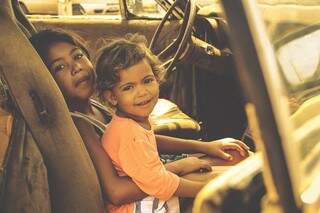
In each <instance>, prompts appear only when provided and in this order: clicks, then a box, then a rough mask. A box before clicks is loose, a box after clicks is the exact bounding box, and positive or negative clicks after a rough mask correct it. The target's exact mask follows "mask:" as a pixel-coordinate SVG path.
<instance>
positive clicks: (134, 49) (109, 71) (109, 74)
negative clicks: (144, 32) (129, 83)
mask: <svg viewBox="0 0 320 213" xmlns="http://www.w3.org/2000/svg"><path fill="white" fill-rule="evenodd" d="M145 43H146V39H145V38H144V37H143V36H141V35H138V34H133V35H132V34H128V35H126V38H125V39H117V40H114V41H112V42H111V43H109V44H108V45H106V46H105V47H103V48H102V49H101V50H100V51H99V54H98V57H97V62H96V74H97V92H98V96H99V97H100V98H101V99H102V93H103V92H104V91H105V90H110V89H112V88H113V87H114V86H115V84H116V83H118V82H119V80H120V79H119V71H120V70H123V69H127V68H128V67H131V66H133V65H135V64H137V63H139V62H140V61H141V60H143V59H146V60H147V61H148V63H149V64H150V66H151V69H152V71H153V74H154V75H155V77H156V78H157V80H158V81H161V79H162V76H163V71H164V70H163V68H162V67H160V64H161V62H160V60H159V59H158V58H157V56H155V55H153V54H152V53H151V51H150V50H149V49H148V48H147V47H146V45H145Z"/></svg>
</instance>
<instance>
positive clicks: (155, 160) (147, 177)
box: [119, 134, 180, 200]
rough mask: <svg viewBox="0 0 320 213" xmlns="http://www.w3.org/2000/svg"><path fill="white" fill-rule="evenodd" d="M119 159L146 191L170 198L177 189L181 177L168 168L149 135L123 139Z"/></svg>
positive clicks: (125, 170) (160, 197) (153, 194)
mask: <svg viewBox="0 0 320 213" xmlns="http://www.w3.org/2000/svg"><path fill="white" fill-rule="evenodd" d="M119 159H120V164H121V167H122V169H123V170H124V172H125V173H126V174H127V175H128V176H130V177H131V178H132V180H133V181H134V182H135V183H136V184H137V185H138V187H139V188H140V189H141V190H142V191H144V192H145V193H147V194H149V195H151V196H154V197H157V198H159V199H162V200H168V199H169V198H170V197H172V195H173V194H174V193H175V191H176V190H177V188H178V185H179V181H180V179H179V177H178V176H177V175H175V174H173V173H171V172H169V171H167V170H166V168H165V167H164V165H163V164H162V163H161V161H160V158H159V155H158V152H157V149H156V147H155V146H154V144H153V143H152V142H151V141H149V138H148V136H147V135H144V134H140V135H139V134H138V135H137V134H136V136H135V137H133V138H132V139H131V140H130V141H122V142H121V143H120V147H119Z"/></svg>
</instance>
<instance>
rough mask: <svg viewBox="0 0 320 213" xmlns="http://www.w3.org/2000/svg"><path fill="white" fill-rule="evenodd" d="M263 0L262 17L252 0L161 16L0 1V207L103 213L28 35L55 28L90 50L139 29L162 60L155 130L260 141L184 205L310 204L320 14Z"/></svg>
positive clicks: (176, 8) (314, 202) (268, 207)
mask: <svg viewBox="0 0 320 213" xmlns="http://www.w3.org/2000/svg"><path fill="white" fill-rule="evenodd" d="M269 1H270V2H271V3H270V4H269ZM269 1H268V0H263V1H261V2H263V3H265V4H267V6H266V8H264V9H263V10H262V11H263V13H262V15H261V14H259V13H257V11H258V9H257V5H256V4H255V3H254V1H246V0H242V1H232V0H224V1H221V5H222V7H223V10H224V12H223V13H222V12H221V11H220V9H217V10H216V8H215V7H212V8H209V9H214V11H213V12H212V11H211V12H210V10H209V12H207V9H208V8H205V7H203V8H201V7H199V6H198V5H197V4H196V2H195V1H193V0H190V1H183V0H177V1H164V0H163V1H159V2H160V4H159V5H160V6H161V7H162V8H163V9H165V10H166V13H165V15H164V17H163V18H161V19H159V18H156V19H150V18H147V17H144V16H143V17H142V18H141V17H138V16H137V15H135V14H133V12H134V11H133V10H131V9H132V8H131V9H130V8H127V7H130V5H127V4H128V1H120V3H119V4H120V11H119V13H120V14H121V16H122V18H121V19H102V18H99V19H94V18H90V17H84V18H81V19H79V18H70V17H49V18H48V17H42V18H39V17H36V18H35V17H33V16H26V15H25V14H24V11H23V10H22V9H21V7H20V6H19V1H18V0H0V5H1V6H0V31H1V32H2V33H1V36H0V45H1V47H0V50H1V58H2V59H1V60H0V129H1V131H0V139H1V143H0V211H1V212H20V211H22V210H23V211H26V212H104V211H105V209H104V208H105V207H104V204H103V198H102V196H101V194H102V193H101V189H100V185H99V181H98V178H97V174H96V172H95V169H94V167H93V165H92V162H91V160H90V157H89V155H88V153H87V151H86V149H85V146H84V144H83V142H82V139H81V137H80V135H79V133H78V131H77V129H76V128H75V125H74V123H73V121H72V118H71V115H70V112H69V111H68V108H67V106H66V104H65V101H64V99H63V96H62V94H61V92H60V90H59V88H58V86H57V85H56V83H55V81H54V79H53V78H52V76H51V75H50V73H49V71H48V70H47V68H46V66H45V65H44V63H43V62H42V60H41V58H40V57H39V56H38V54H37V53H36V51H35V50H34V49H33V47H32V45H31V43H30V42H29V40H28V38H29V37H30V36H31V35H32V34H34V33H35V32H37V31H39V30H41V29H46V28H61V29H64V30H69V31H72V32H75V33H77V34H79V35H80V36H82V37H83V38H84V39H85V40H86V43H87V46H88V48H89V52H90V54H91V55H92V56H95V52H96V50H97V49H99V48H100V47H101V46H102V45H103V44H104V43H106V42H108V41H109V40H110V39H112V38H117V37H123V36H124V35H125V34H127V33H137V32H138V33H141V34H142V35H144V36H145V37H146V39H147V41H148V44H149V48H150V49H151V50H152V51H153V53H155V54H157V55H158V57H159V58H160V59H161V60H162V61H163V66H164V67H165V68H166V81H165V82H164V83H163V84H162V85H161V93H160V98H161V99H160V100H159V102H158V103H157V105H156V107H155V109H154V111H153V113H152V116H153V118H154V119H155V120H156V122H155V126H154V129H155V132H156V133H158V134H164V135H169V136H176V137H181V138H191V139H200V140H203V141H209V140H214V139H219V138H223V137H233V138H237V139H242V140H243V141H244V142H245V143H246V144H247V145H249V146H250V148H251V150H252V151H256V150H257V151H258V153H255V154H253V155H252V156H250V157H249V158H248V159H246V160H244V161H243V162H241V163H240V164H238V165H237V166H234V167H233V168H232V169H230V170H228V171H227V172H225V173H223V174H222V175H219V176H218V177H217V178H215V179H213V180H212V181H210V182H209V183H208V184H207V185H206V186H205V187H204V188H203V190H202V191H201V192H200V193H199V195H198V196H197V197H196V199H195V202H194V206H193V212H194V213H200V212H201V213H202V212H262V211H270V212H290V213H291V212H318V209H320V204H319V203H320V199H319V197H320V195H319V190H317V189H318V188H319V180H320V178H319V177H320V175H319V172H318V171H319V167H320V166H319V165H320V164H319V162H318V159H319V157H318V156H319V150H320V149H319V143H318V141H319V140H318V129H319V128H318V125H317V124H318V123H319V122H318V120H319V118H318V117H319V116H318V113H317V109H318V105H319V103H318V102H319V97H318V86H317V84H318V80H319V76H318V74H319V48H318V47H319V24H318V21H316V20H317V18H318V17H317V16H316V15H314V16H312V17H309V16H308V15H309V14H310V11H312V12H314V13H313V14H315V12H316V11H318V7H319V6H317V2H316V1H315V3H314V2H313V1H310V2H311V3H306V4H305V5H304V3H301V4H302V6H301V5H300V4H299V3H297V2H295V3H294V4H298V5H299V6H298V7H294V8H297V11H298V12H299V13H301V14H299V15H298V16H297V17H296V16H293V15H292V14H291V13H290V12H291V11H292V7H291V5H290V4H289V6H288V7H286V3H283V4H280V6H278V5H277V4H275V3H274V2H273V1H272V0H269ZM289 2H291V1H289ZM311 7H312V9H310V8H311ZM300 9H301V11H300ZM279 10H281V12H282V11H285V12H284V13H283V17H285V18H283V17H282V16H281V15H280V14H281V12H279ZM286 12H288V14H289V15H287V14H286ZM290 14H291V15H290ZM319 14H320V13H319ZM277 15H278V16H281V22H279V23H277V20H276V18H275V17H277ZM266 17H267V18H266ZM268 17H269V19H268ZM270 17H271V18H270ZM288 17H294V21H292V20H289V21H288V20H287V19H286V18H288ZM301 17H309V19H303V18H301ZM309 22H310V23H309ZM315 23H317V24H315ZM310 25H311V26H310ZM93 32H94V33H93ZM262 47H264V48H262ZM302 47H303V48H302ZM293 52H295V53H296V54H292V53H293ZM304 54H308V55H311V56H312V57H311V58H314V60H309V58H308V59H307V60H300V59H301V58H303V56H304ZM297 58H298V59H299V60H297ZM306 70H308V71H306ZM279 91H280V92H279ZM279 94H280V95H279ZM252 137H253V138H254V142H253V139H252ZM292 143H295V146H293V145H292ZM65 150H68V152H66V151H65ZM61 165H63V166H61ZM66 168H67V169H66ZM12 192H14V193H12Z"/></svg>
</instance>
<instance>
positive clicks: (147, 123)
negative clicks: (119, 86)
mask: <svg viewBox="0 0 320 213" xmlns="http://www.w3.org/2000/svg"><path fill="white" fill-rule="evenodd" d="M116 115H117V116H119V117H122V118H130V119H132V120H134V121H135V122H137V123H138V124H139V125H140V126H141V127H143V128H144V129H147V130H150V129H151V124H150V121H149V116H148V117H143V118H142V117H137V116H134V115H131V114H128V113H124V112H122V111H120V110H117V111H116Z"/></svg>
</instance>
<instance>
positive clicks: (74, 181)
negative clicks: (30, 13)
mask: <svg viewBox="0 0 320 213" xmlns="http://www.w3.org/2000/svg"><path fill="white" fill-rule="evenodd" d="M14 2H17V1H16V0H15V1H14ZM0 5H1V6H0V17H1V18H0V31H1V35H0V56H1V59H0V76H1V78H2V79H3V80H4V82H5V84H6V86H7V87H8V89H9V94H10V96H11V98H12V100H13V102H14V104H15V106H14V108H15V110H14V111H16V113H17V114H16V115H17V117H20V118H21V119H20V120H21V121H20V123H21V122H22V123H25V125H21V127H23V128H13V132H12V136H11V139H10V142H9V143H10V144H16V145H17V143H18V145H19V147H20V150H19V151H17V152H11V156H10V160H12V161H14V160H15V159H17V158H20V161H17V163H18V164H19V165H18V164H15V165H12V167H14V168H8V171H13V170H14V172H8V174H7V175H12V176H11V177H8V176H7V177H6V180H7V181H8V182H6V181H5V183H4V184H8V183H9V182H10V181H11V182H10V183H11V185H14V184H13V183H12V180H16V185H21V186H23V187H24V188H23V189H21V191H25V193H28V194H26V195H29V196H33V197H34V198H37V196H36V195H35V194H36V193H42V192H44V191H46V190H43V191H41V190H39V191H35V188H41V189H45V188H46V186H45V184H46V183H45V182H44V183H39V182H33V181H36V180H33V176H32V175H35V173H36V171H31V172H27V173H23V171H22V170H23V169H17V168H23V167H24V166H28V165H30V164H32V165H35V164H36V163H37V162H30V161H32V159H33V158H31V159H30V158H28V156H29V157H30V156H33V154H32V153H30V154H29V155H26V151H25V150H26V149H28V146H29V145H30V144H32V143H29V142H28V141H35V144H34V146H33V150H35V152H38V153H34V155H37V156H40V157H42V159H43V162H44V166H45V168H44V169H45V170H46V174H47V177H48V182H47V183H48V186H49V189H48V191H49V192H50V197H48V196H47V200H48V202H49V205H48V206H50V207H48V208H46V209H39V208H40V207H39V206H41V205H38V206H36V205H35V204H36V203H37V202H43V200H32V199H29V200H25V199H23V197H22V196H23V195H22V194H21V192H19V191H18V190H19V188H18V187H16V188H14V187H12V188H11V189H12V191H10V187H4V189H5V190H6V191H5V192H4V194H3V193H2V195H3V199H1V200H0V201H1V202H3V203H0V209H1V212H47V211H48V212H49V211H53V212H104V205H103V201H102V196H101V190H100V185H99V182H98V178H97V175H96V173H95V170H94V167H93V165H92V162H91V160H90V158H89V155H88V153H87V152H86V150H85V147H84V146H83V142H82V139H81V137H80V135H79V133H78V132H77V130H76V128H75V126H74V124H73V121H72V119H71V117H70V114H69V111H68V109H67V107H66V103H65V101H64V99H63V96H62V94H61V92H60V90H59V89H58V87H57V85H56V83H55V81H54V79H53V78H52V76H51V75H50V73H49V72H48V70H47V68H46V67H45V65H44V64H43V62H42V61H41V59H40V57H39V56H38V54H37V53H36V51H35V50H34V49H33V47H32V45H31V44H30V42H29V40H28V38H27V36H26V35H25V34H24V33H23V31H22V30H21V29H20V27H19V26H18V24H17V22H16V21H17V18H16V17H15V13H14V10H13V7H12V2H11V0H0ZM25 28H26V29H28V27H25ZM13 125H14V124H13ZM17 131H20V132H17ZM23 131H25V132H23ZM17 135H19V136H20V137H23V138H22V139H21V138H20V140H15V139H16V137H15V136H17ZM37 150H38V151H37ZM21 156H22V159H21ZM33 160H39V161H40V160H41V159H33ZM37 168H38V167H37ZM37 168H35V167H34V168H30V169H31V170H32V169H37ZM42 169H43V167H42ZM44 177H45V174H44ZM39 184H40V186H39ZM41 184H44V185H41ZM15 194H19V195H17V196H15ZM38 195H39V194H38ZM8 197H10V198H11V199H6V198H8ZM38 197H39V196H38ZM42 197H44V196H42ZM8 200H9V201H10V202H11V201H12V203H7V201H8ZM3 206H5V208H4V209H3V208H2V207H3ZM38 207H39V208H38ZM50 208H51V209H50Z"/></svg>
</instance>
